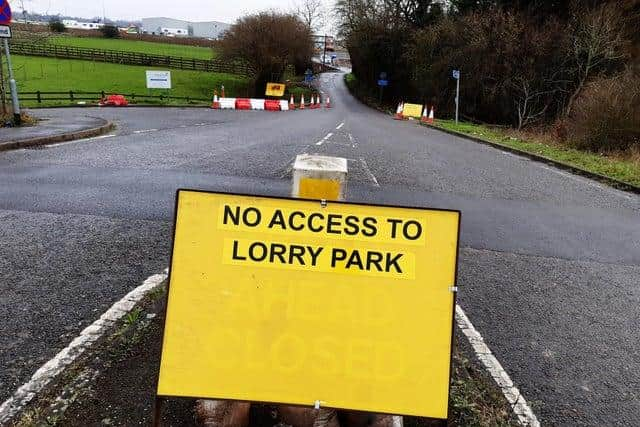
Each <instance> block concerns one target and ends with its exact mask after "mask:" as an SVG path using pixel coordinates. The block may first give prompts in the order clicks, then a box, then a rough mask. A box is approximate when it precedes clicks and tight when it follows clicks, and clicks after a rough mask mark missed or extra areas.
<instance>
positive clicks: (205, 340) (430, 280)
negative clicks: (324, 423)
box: [157, 190, 460, 418]
mask: <svg viewBox="0 0 640 427" xmlns="http://www.w3.org/2000/svg"><path fill="white" fill-rule="evenodd" d="M459 220H460V214H459V212H456V211H442V210H430V209H414V208H396V207H385V206H371V205H357V204H347V203H340V202H328V203H327V204H326V205H324V206H323V205H322V204H321V203H320V202H314V201H307V200H291V199H278V198H266V197H257V196H243V195H233V194H221V193H206V192H196V191H188V190H181V191H179V192H178V200H177V209H176V224H175V235H174V244H173V255H172V262H171V274H170V284H169V296H168V305H167V313H166V314H167V316H166V323H165V332H164V339H163V346H162V361H161V365H160V375H159V380H158V390H157V393H158V395H159V396H162V397H169V396H181V397H199V398H220V399H233V400H247V401H262V402H279V403H289V404H300V405H313V404H314V403H315V402H316V401H320V403H321V405H322V406H327V407H334V408H345V409H355V410H364V411H372V412H383V413H394V414H405V415H419V416H427V417H434V418H446V417H447V408H448V391H449V374H450V360H451V337H452V326H453V312H454V304H455V293H454V292H453V289H452V287H453V286H455V274H456V259H457V244H458V233H459Z"/></svg>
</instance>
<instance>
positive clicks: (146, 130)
mask: <svg viewBox="0 0 640 427" xmlns="http://www.w3.org/2000/svg"><path fill="white" fill-rule="evenodd" d="M157 131H158V129H142V130H134V131H133V133H149V132H157Z"/></svg>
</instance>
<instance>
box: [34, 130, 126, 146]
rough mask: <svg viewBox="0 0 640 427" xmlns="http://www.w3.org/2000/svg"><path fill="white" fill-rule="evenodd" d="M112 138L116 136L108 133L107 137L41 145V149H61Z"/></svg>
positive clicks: (101, 136)
mask: <svg viewBox="0 0 640 427" xmlns="http://www.w3.org/2000/svg"><path fill="white" fill-rule="evenodd" d="M114 136H116V135H115V134H111V133H110V134H108V135H100V136H94V137H91V138H83V139H76V140H75V141H66V142H58V143H57V144H47V145H43V146H42V148H55V147H61V146H63V145H70V144H77V143H79V142H88V141H96V140H98V139H106V138H113V137H114Z"/></svg>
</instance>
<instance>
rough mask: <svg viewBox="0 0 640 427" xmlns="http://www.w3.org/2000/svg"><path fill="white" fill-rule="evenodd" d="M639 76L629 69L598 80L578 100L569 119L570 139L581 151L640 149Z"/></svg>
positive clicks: (568, 130)
mask: <svg viewBox="0 0 640 427" xmlns="http://www.w3.org/2000/svg"><path fill="white" fill-rule="evenodd" d="M638 105H640V75H639V73H638V72H637V71H636V72H633V71H632V70H630V69H629V70H627V71H625V72H624V73H622V74H620V75H618V76H614V77H610V78H599V79H596V80H594V81H593V82H592V83H590V84H589V85H587V87H586V88H585V89H584V91H583V92H582V93H581V94H580V96H579V97H578V98H577V99H576V103H575V106H574V109H573V112H572V114H571V115H570V116H569V117H568V118H567V120H566V126H567V132H568V139H569V141H570V143H571V144H572V145H573V146H575V147H576V148H579V149H586V150H591V151H598V152H608V151H620V150H629V149H632V148H634V149H636V150H637V149H638V148H640V108H638Z"/></svg>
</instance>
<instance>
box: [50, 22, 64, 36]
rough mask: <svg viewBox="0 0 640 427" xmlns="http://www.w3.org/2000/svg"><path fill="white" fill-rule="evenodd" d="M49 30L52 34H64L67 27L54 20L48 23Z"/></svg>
mask: <svg viewBox="0 0 640 427" xmlns="http://www.w3.org/2000/svg"><path fill="white" fill-rule="evenodd" d="M49 30H51V32H52V33H64V32H65V31H67V27H65V26H64V24H63V23H62V21H60V20H59V19H54V20H53V21H51V22H49Z"/></svg>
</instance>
